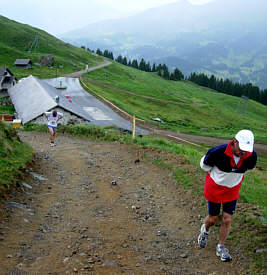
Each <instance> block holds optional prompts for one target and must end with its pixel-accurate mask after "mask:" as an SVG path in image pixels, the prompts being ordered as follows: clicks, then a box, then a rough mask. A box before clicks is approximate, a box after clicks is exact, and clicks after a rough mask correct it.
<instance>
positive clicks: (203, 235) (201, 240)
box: [197, 224, 209, 248]
mask: <svg viewBox="0 0 267 275" xmlns="http://www.w3.org/2000/svg"><path fill="white" fill-rule="evenodd" d="M208 237H209V233H207V232H205V224H202V226H201V229H200V234H199V236H198V240H197V241H198V244H199V246H200V247H201V248H205V247H206V246H207V244H208Z"/></svg>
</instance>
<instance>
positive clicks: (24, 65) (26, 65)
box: [14, 59, 32, 69]
mask: <svg viewBox="0 0 267 275" xmlns="http://www.w3.org/2000/svg"><path fill="white" fill-rule="evenodd" d="M14 65H15V66H16V67H17V68H21V69H31V68H32V61H31V60H30V59H17V60H16V61H15V62H14Z"/></svg>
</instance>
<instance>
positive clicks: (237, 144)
mask: <svg viewBox="0 0 267 275" xmlns="http://www.w3.org/2000/svg"><path fill="white" fill-rule="evenodd" d="M253 145H254V135H253V133H252V132H251V131H250V130H241V131H239V132H238V133H237V134H236V136H235V139H233V140H232V141H231V142H230V143H229V144H223V145H219V146H216V147H213V148H211V149H210V150H209V151H208V152H207V154H206V155H205V156H204V157H203V158H202V159H201V161H200V166H201V168H202V169H203V170H204V171H206V172H207V175H206V181H205V187H204V196H205V198H206V199H207V200H208V216H207V217H206V218H205V223H204V224H203V225H202V226H201V230H200V232H201V233H200V235H199V236H198V243H199V245H200V247H201V248H204V247H206V246H207V242H208V236H209V233H210V231H209V230H210V227H212V226H213V225H215V223H216V222H217V221H218V216H219V214H220V208H221V204H222V208H223V210H222V211H223V212H222V221H221V226H220V228H219V243H218V245H217V247H216V255H217V256H219V257H220V258H221V260H222V261H231V260H232V257H231V255H230V253H229V251H228V249H227V248H226V247H225V246H224V243H225V241H226V238H227V236H228V234H229V232H230V229H231V221H232V215H233V214H234V212H235V207H236V202H237V199H238V194H239V189H240V187H241V183H242V181H243V179H244V174H245V172H247V171H249V170H252V169H254V168H255V166H256V162H257V154H256V152H255V151H254V150H253Z"/></svg>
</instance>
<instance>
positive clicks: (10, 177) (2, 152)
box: [0, 122, 33, 190]
mask: <svg viewBox="0 0 267 275" xmlns="http://www.w3.org/2000/svg"><path fill="white" fill-rule="evenodd" d="M32 157H33V151H32V149H31V148H30V146H28V145H27V144H24V143H21V142H20V140H19V139H18V136H17V132H16V130H15V129H14V128H13V127H12V126H9V125H8V124H6V123H3V122H0V185H2V186H6V187H9V186H10V185H11V184H12V183H13V182H14V181H15V179H16V177H17V176H18V175H20V174H21V171H22V169H24V168H26V165H27V164H28V163H29V162H31V161H32ZM0 190H1V189H0Z"/></svg>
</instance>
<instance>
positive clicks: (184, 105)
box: [83, 63, 267, 141]
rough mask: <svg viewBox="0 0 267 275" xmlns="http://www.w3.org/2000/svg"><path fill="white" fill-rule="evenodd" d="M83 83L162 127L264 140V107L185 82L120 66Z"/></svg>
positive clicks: (266, 135)
mask: <svg viewBox="0 0 267 275" xmlns="http://www.w3.org/2000/svg"><path fill="white" fill-rule="evenodd" d="M83 79H84V82H85V83H86V85H87V86H88V87H89V88H90V89H91V90H93V91H94V92H95V93H96V94H99V95H101V96H103V97H105V98H106V99H108V100H110V101H111V102H113V103H114V104H116V105H117V106H119V107H121V108H122V109H124V110H126V111H127V112H129V113H130V114H132V115H135V116H136V117H137V118H140V119H143V120H146V121H149V122H151V123H154V124H157V125H158V126H160V127H162V128H165V129H170V130H174V131H179V132H185V133H192V134H199V135H206V136H216V137H225V138H231V137H233V135H234V134H235V133H236V132H237V131H238V130H240V129H241V128H248V129H251V130H253V131H254V133H255V138H256V140H257V141H267V131H266V126H267V107H266V106H264V105H262V104H260V103H258V102H255V101H253V100H248V101H246V100H244V99H242V98H237V97H233V96H229V95H225V94H221V93H218V92H216V91H213V90H210V89H208V88H204V87H200V86H198V85H195V84H193V83H191V82H188V81H178V82H177V81H168V80H164V79H162V78H161V77H159V76H157V75H156V74H154V73H147V72H142V71H139V70H135V69H133V68H131V67H127V66H124V65H121V64H118V63H113V64H112V65H111V66H108V67H105V68H103V69H102V70H98V71H93V72H90V73H88V74H86V75H84V77H83ZM129 92H130V93H129ZM153 118H160V119H161V120H162V121H163V122H164V123H160V122H155V121H153Z"/></svg>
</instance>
